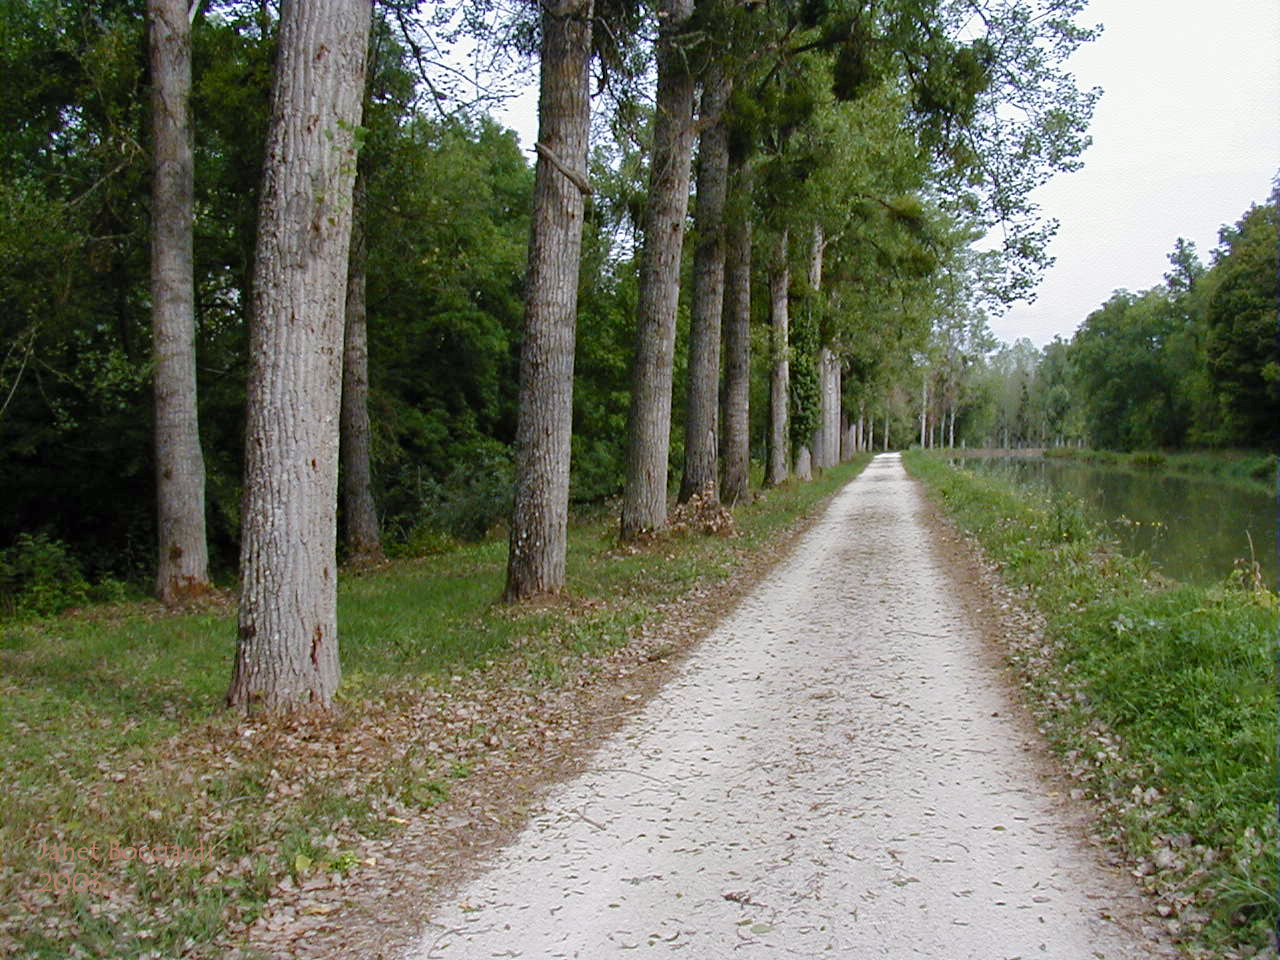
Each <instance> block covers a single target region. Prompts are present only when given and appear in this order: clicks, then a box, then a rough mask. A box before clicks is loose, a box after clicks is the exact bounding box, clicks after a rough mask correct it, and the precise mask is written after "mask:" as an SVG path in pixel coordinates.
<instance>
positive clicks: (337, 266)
mask: <svg viewBox="0 0 1280 960" xmlns="http://www.w3.org/2000/svg"><path fill="white" fill-rule="evenodd" d="M369 16H370V6H369V3H368V2H367V0H308V2H306V3H297V2H295V3H286V4H284V5H283V7H282V13H281V19H280V28H279V29H280V33H279V36H280V40H279V53H278V54H277V59H276V69H275V81H274V84H273V88H272V93H271V104H272V106H271V125H270V128H269V132H268V135H267V150H266V162H265V164H264V169H263V179H262V196H261V200H260V202H259V207H258V242H257V251H256V256H255V259H254V284H253V289H254V296H253V314H252V318H251V326H250V341H249V357H250V363H249V381H248V396H247V411H246V435H245V481H244V506H243V520H242V531H241V546H240V578H241V593H240V618H239V620H240V623H239V625H240V632H239V641H238V643H237V645H236V661H235V670H234V673H233V674H232V678H231V689H230V690H229V691H228V693H227V703H228V705H229V706H231V707H235V708H239V709H242V710H246V711H259V710H261V711H267V712H284V711H290V710H297V709H302V708H306V707H308V706H312V707H320V708H327V707H328V706H329V705H330V704H331V703H332V700H333V694H334V692H335V691H336V689H337V687H338V681H339V677H340V667H339V663H338V629H337V568H336V554H335V547H336V539H337V530H336V506H337V492H338V491H337V486H338V416H339V407H340V394H341V386H342V371H341V362H342V342H343V336H342V327H343V308H344V297H345V292H346V285H347V257H348V253H349V244H350V241H351V193H352V181H353V180H354V178H355V166H356V151H357V145H356V136H355V134H356V129H357V128H358V127H359V125H360V107H361V101H362V95H363V90H364V70H365V55H366V52H367V44H368V35H369Z"/></svg>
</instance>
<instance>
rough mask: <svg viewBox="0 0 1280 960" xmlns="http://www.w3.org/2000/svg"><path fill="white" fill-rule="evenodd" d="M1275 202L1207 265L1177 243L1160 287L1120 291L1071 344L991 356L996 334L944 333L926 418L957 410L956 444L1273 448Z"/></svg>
mask: <svg viewBox="0 0 1280 960" xmlns="http://www.w3.org/2000/svg"><path fill="white" fill-rule="evenodd" d="M1278 200H1280V187H1278V188H1277V190H1276V191H1275V192H1273V194H1272V196H1271V198H1270V200H1269V201H1268V202H1266V203H1262V204H1257V205H1253V206H1251V207H1250V208H1249V209H1248V210H1247V211H1245V213H1244V215H1243V216H1242V217H1241V218H1240V219H1239V221H1237V222H1236V223H1234V224H1232V225H1229V226H1224V227H1223V228H1222V230H1221V231H1220V234H1219V237H1220V244H1219V246H1218V247H1217V249H1215V250H1214V251H1213V252H1212V253H1211V254H1210V255H1209V263H1208V265H1206V264H1204V263H1203V262H1202V261H1201V259H1200V257H1199V255H1198V253H1197V251H1196V249H1195V245H1194V244H1193V243H1190V242H1188V241H1185V240H1182V239H1179V240H1178V241H1177V243H1176V245H1175V247H1174V250H1173V252H1172V253H1171V254H1170V255H1169V261H1170V264H1171V269H1170V271H1169V273H1168V274H1166V275H1165V278H1164V282H1163V283H1161V284H1159V285H1157V286H1155V287H1152V288H1151V289H1149V290H1145V291H1142V292H1140V293H1131V292H1130V291H1128V290H1117V291H1116V292H1115V293H1114V294H1112V296H1111V297H1110V299H1108V300H1107V302H1106V303H1104V304H1102V305H1101V306H1100V307H1099V308H1098V309H1097V310H1095V311H1094V312H1093V313H1091V314H1090V315H1089V316H1088V318H1087V319H1086V320H1085V321H1084V323H1083V324H1081V326H1080V328H1079V329H1078V330H1077V331H1076V333H1075V336H1074V337H1072V339H1071V340H1070V341H1064V340H1062V339H1060V338H1057V339H1055V340H1054V341H1053V342H1052V343H1049V344H1047V345H1046V346H1045V347H1044V348H1043V349H1042V350H1041V349H1037V348H1036V347H1035V345H1034V344H1032V343H1031V342H1030V341H1028V340H1019V341H1018V342H1017V343H1014V344H1012V345H1004V346H1001V347H1000V348H999V349H996V350H994V351H993V350H992V349H991V347H992V346H993V343H994V341H992V340H988V341H987V342H985V343H984V342H982V339H981V338H980V337H975V336H974V335H972V334H971V333H970V334H969V335H968V339H967V340H964V339H960V340H956V339H954V338H952V339H948V337H947V336H946V334H947V332H948V331H947V330H946V329H945V328H940V329H939V330H938V331H937V333H936V334H935V347H934V354H933V357H932V363H931V366H930V368H929V370H928V374H929V375H930V376H931V378H932V379H931V380H930V385H931V389H930V395H931V397H932V398H934V399H933V404H934V405H935V406H934V407H933V408H932V409H931V410H930V411H929V422H930V423H931V424H932V423H939V424H942V425H944V426H946V425H947V420H948V416H949V415H953V416H954V422H955V426H954V438H955V445H956V446H959V445H960V444H961V443H965V444H967V445H968V446H971V447H972V446H983V447H986V446H997V447H1055V446H1067V445H1070V446H1086V445H1087V446H1089V447H1093V448H1100V449H1104V450H1116V451H1133V450H1181V449H1201V448H1213V449H1222V448H1236V449H1246V450H1263V451H1268V450H1275V449H1276V448H1277V430H1278V429H1280V306H1278V305H1280V289H1278V282H1277V278H1278V277H1280V241H1278V236H1280V230H1278V229H1277V220H1278V216H1277V201H1278ZM988 337H989V334H988ZM948 404H949V405H948ZM949 439H950V430H947V431H946V433H945V434H944V435H941V436H939V435H938V434H934V435H933V443H934V444H936V445H938V446H943V445H946V443H947V441H948V440H949ZM928 442H929V438H928V437H926V443H928Z"/></svg>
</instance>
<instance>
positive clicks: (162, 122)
mask: <svg viewBox="0 0 1280 960" xmlns="http://www.w3.org/2000/svg"><path fill="white" fill-rule="evenodd" d="M147 10H148V13H149V15H150V19H151V32H150V36H151V74H152V87H151V109H152V117H153V127H154V138H155V141H154V148H153V149H154V154H153V165H154V176H153V181H152V194H151V196H152V210H151V329H152V349H153V356H154V363H155V451H156V529H157V533H158V545H159V557H158V563H157V565H156V594H157V596H159V598H160V599H161V600H163V601H164V602H165V603H168V604H173V603H178V602H180V601H182V600H184V599H188V598H191V597H194V596H199V595H200V594H203V593H206V592H207V591H208V590H209V548H208V543H207V540H206V537H205V524H204V457H203V455H202V454H201V452H200V425H199V419H198V415H197V408H196V346H195V281H194V274H193V266H192V256H193V254H192V216H193V203H194V200H193V197H194V169H195V166H194V161H193V157H192V138H191V109H190V105H191V27H190V23H189V21H188V20H187V0H148V3H147Z"/></svg>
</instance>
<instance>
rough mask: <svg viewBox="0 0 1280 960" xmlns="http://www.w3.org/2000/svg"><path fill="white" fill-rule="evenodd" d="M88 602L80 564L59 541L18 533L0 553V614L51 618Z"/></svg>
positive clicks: (86, 583)
mask: <svg viewBox="0 0 1280 960" xmlns="http://www.w3.org/2000/svg"><path fill="white" fill-rule="evenodd" d="M88 599H89V584H88V581H86V580H85V578H84V572H83V570H82V569H81V567H80V561H78V560H77V559H76V558H75V557H74V556H72V555H71V551H70V549H69V548H68V547H67V545H66V544H65V543H63V542H62V541H61V540H53V539H51V538H50V537H49V536H47V535H46V534H43V533H38V534H35V535H32V534H29V533H21V534H19V535H18V539H17V540H16V541H15V542H14V544H13V546H11V547H8V548H6V549H4V550H0V614H3V615H5V616H16V615H22V614H36V615H51V614H55V613H61V612H62V611H63V610H66V609H67V608H68V607H74V606H77V605H79V604H82V603H85V602H86V601H88Z"/></svg>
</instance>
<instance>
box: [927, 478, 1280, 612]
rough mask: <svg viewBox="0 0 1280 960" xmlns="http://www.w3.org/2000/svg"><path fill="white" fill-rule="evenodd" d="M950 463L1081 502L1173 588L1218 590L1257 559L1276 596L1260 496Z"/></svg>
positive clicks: (1229, 488) (1192, 483) (1271, 511)
mask: <svg viewBox="0 0 1280 960" xmlns="http://www.w3.org/2000/svg"><path fill="white" fill-rule="evenodd" d="M952 463H953V464H954V465H956V466H959V467H962V468H964V469H968V470H974V471H979V472H983V473H990V474H995V475H997V476H999V477H1001V478H1003V479H1005V480H1008V481H1011V482H1013V483H1015V484H1017V485H1019V486H1024V487H1026V486H1029V487H1036V488H1040V489H1043V490H1048V491H1052V492H1062V493H1067V494H1070V495H1071V496H1073V497H1076V498H1078V499H1079V500H1081V501H1082V502H1083V503H1084V504H1085V508H1086V510H1087V511H1088V512H1089V514H1090V516H1091V517H1092V519H1095V520H1100V521H1102V522H1105V523H1106V525H1107V528H1108V530H1109V531H1110V536H1111V539H1112V540H1114V541H1115V542H1116V544H1117V545H1118V547H1119V548H1120V549H1121V550H1124V551H1125V552H1126V553H1131V554H1138V553H1145V554H1147V555H1148V556H1149V557H1150V558H1151V560H1152V562H1153V563H1155V564H1156V565H1157V566H1158V567H1159V568H1160V570H1161V571H1162V572H1163V573H1164V574H1165V575H1166V576H1169V577H1172V578H1174V579H1175V580H1182V581H1184V582H1186V583H1197V584H1205V583H1212V582H1215V581H1218V580H1221V579H1222V578H1223V577H1225V576H1226V575H1227V574H1229V573H1230V572H1231V570H1232V568H1233V567H1234V566H1235V564H1236V562H1237V561H1241V560H1242V561H1250V560H1253V559H1256V560H1257V562H1258V563H1259V564H1260V566H1261V568H1262V574H1263V577H1264V579H1265V581H1266V583H1267V584H1268V585H1269V586H1270V587H1271V588H1272V589H1275V588H1276V584H1277V576H1278V574H1280V562H1277V556H1276V553H1277V508H1276V499H1275V497H1274V496H1271V495H1268V494H1267V493H1265V492H1264V491H1262V490H1258V489H1256V488H1252V487H1248V486H1242V485H1237V484H1232V483H1224V482H1222V481H1220V480H1215V479H1211V478H1199V477H1186V476H1178V475H1171V474H1164V473H1160V472H1158V471H1152V472H1147V471H1131V470H1123V469H1117V468H1114V467H1099V466H1094V465H1091V464H1086V463H1077V462H1072V461H1063V460H1054V459H1047V458H1044V457H971V458H965V459H958V460H953V461H952Z"/></svg>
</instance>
